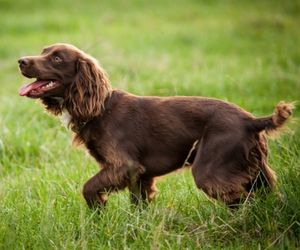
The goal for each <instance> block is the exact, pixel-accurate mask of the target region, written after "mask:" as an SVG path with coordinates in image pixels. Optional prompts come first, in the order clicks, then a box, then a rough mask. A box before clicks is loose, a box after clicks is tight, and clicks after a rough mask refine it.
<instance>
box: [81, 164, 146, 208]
mask: <svg viewBox="0 0 300 250" xmlns="http://www.w3.org/2000/svg"><path fill="white" fill-rule="evenodd" d="M143 172H144V168H143V167H141V166H140V165H138V164H134V163H131V162H130V163H127V164H124V165H121V166H118V167H114V166H105V168H103V169H102V170H101V171H100V172H98V173H97V174H96V175H94V176H93V177H92V178H91V179H89V180H88V181H87V182H86V183H85V184H84V187H83V196H84V198H85V200H86V202H87V204H88V206H89V207H90V208H94V207H97V206H99V205H100V206H103V205H105V203H106V200H107V198H106V195H108V194H109V193H110V192H113V191H118V190H121V189H124V188H126V187H129V188H131V187H133V186H134V185H133V183H136V180H137V179H138V177H139V176H140V175H141V174H142V173H143Z"/></svg>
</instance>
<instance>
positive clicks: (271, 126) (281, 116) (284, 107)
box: [249, 101, 295, 134]
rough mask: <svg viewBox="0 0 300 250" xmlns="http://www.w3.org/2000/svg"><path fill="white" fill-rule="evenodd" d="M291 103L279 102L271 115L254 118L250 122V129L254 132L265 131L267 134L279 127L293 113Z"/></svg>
mask: <svg viewBox="0 0 300 250" xmlns="http://www.w3.org/2000/svg"><path fill="white" fill-rule="evenodd" d="M294 108H295V106H294V104H293V103H286V102H283V101H281V102H279V103H278V104H277V106H276V108H275V111H274V113H273V114H272V115H271V116H267V117H262V118H255V119H254V120H252V121H251V122H250V124H249V125H250V126H249V128H250V130H252V131H254V132H260V131H263V130H264V131H266V133H267V134H271V133H272V132H275V131H276V130H278V129H279V128H281V127H282V126H283V125H284V124H285V122H286V121H287V120H288V119H289V117H290V116H291V115H292V113H293V109H294Z"/></svg>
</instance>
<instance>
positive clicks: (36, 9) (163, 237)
mask: <svg viewBox="0 0 300 250" xmlns="http://www.w3.org/2000/svg"><path fill="white" fill-rule="evenodd" d="M299 24H300V4H299V1H292V0H291V1H277V0H276V1H271V0H270V1H266V0H264V1H203V2H201V1H171V0H169V1H158V0H157V1H138V0H135V1H125V0H120V1H117V0H113V1H101V2H100V1H96V0H95V1H79V0H78V1H77V0H75V1H71V0H67V1H58V0H57V1H54V0H44V1H38V0H20V1H10V0H0V37H1V39H0V249H74V248H75V249H196V248H197V249H199V248H203V249H207V248H213V249H224V248H226V249H265V248H268V249H273V248H279V249H293V248H299V247H300V242H299V239H300V199H299V197H300V191H299V190H300V189H299V187H300V157H299V154H300V129H299V126H298V125H299V122H297V121H296V122H295V123H293V124H291V125H290V127H291V129H292V133H286V134H284V135H282V136H281V137H280V138H278V139H277V140H276V141H274V140H270V159H269V160H270V164H271V165H272V167H273V168H274V169H275V170H276V172H277V175H278V192H277V193H274V194H270V195H268V196H267V197H266V198H263V197H260V196H257V197H256V198H255V199H254V201H253V202H252V203H250V204H245V205H243V206H242V207H241V208H240V209H239V210H237V211H235V212H232V211H230V210H228V209H227V208H226V207H225V206H223V205H222V204H220V203H218V202H214V201H211V200H209V199H207V198H206V197H205V195H204V194H203V193H202V192H201V191H199V190H197V189H196V187H195V185H194V183H193V179H192V177H191V174H190V172H189V171H184V172H179V173H175V174H172V175H168V176H166V177H164V178H162V179H161V180H160V181H159V183H158V188H159V189H160V192H159V195H158V197H157V199H156V200H155V202H153V203H152V204H151V205H150V206H149V207H148V208H147V209H144V210H141V211H140V210H139V209H135V208H133V207H131V206H130V203H129V199H128V193H127V191H125V192H120V193H118V194H113V195H112V196H111V198H110V200H109V203H108V206H107V207H106V208H105V209H104V210H103V211H102V213H101V214H100V215H99V214H97V213H93V211H90V210H89V209H88V208H87V206H86V204H85V202H84V199H83V197H82V195H81V189H82V185H83V183H84V182H85V181H86V180H87V179H88V178H89V177H90V176H92V175H93V174H94V173H96V172H97V170H98V167H97V166H96V164H95V162H94V160H93V159H91V158H90V157H89V156H88V155H87V154H86V153H85V152H84V150H79V149H76V148H74V147H71V133H70V132H69V131H67V130H66V129H64V128H62V127H61V124H60V122H59V121H57V120H56V119H55V118H53V117H50V116H49V115H47V114H45V113H44V111H43V109H42V107H41V105H39V104H38V103H37V102H35V101H32V100H29V99H27V98H21V97H19V96H18V94H17V91H18V88H19V87H20V86H21V85H22V84H24V83H26V82H28V80H26V79H24V78H23V77H22V76H21V75H20V74H19V72H18V69H17V63H16V62H17V59H18V58H19V57H20V56H23V55H29V54H37V53H39V52H40V51H41V49H42V47H43V46H45V45H49V44H51V43H54V42H69V43H73V44H75V45H77V46H78V47H80V48H82V49H84V50H86V51H87V52H88V53H90V54H92V55H93V56H94V57H96V58H98V59H99V60H100V62H101V63H102V65H103V66H104V68H106V70H107V72H108V73H109V75H110V79H111V82H112V85H113V86H114V87H116V88H121V89H124V90H127V91H129V92H132V93H135V94H138V95H162V96H166V95H202V96H212V97H216V98H221V99H224V100H228V101H231V102H234V103H236V104H238V105H240V106H242V107H244V108H246V109H247V110H249V111H251V112H253V113H254V114H255V115H266V114H270V113H271V112H272V110H273V108H274V106H275V105H276V103H277V102H279V101H280V100H286V101H299V100H300V78H299V76H300V46H299V44H300V29H299ZM299 114H300V113H299V110H298V111H297V110H296V112H295V117H299ZM175 190H176V191H175ZM279 193H280V195H279Z"/></svg>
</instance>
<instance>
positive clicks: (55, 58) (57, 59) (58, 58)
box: [54, 56, 62, 63]
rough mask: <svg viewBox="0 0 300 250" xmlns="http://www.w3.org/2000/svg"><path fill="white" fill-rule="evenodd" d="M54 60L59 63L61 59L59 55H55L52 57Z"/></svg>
mask: <svg viewBox="0 0 300 250" xmlns="http://www.w3.org/2000/svg"><path fill="white" fill-rule="evenodd" d="M54 61H55V62H57V63H59V62H61V61H62V59H61V58H60V57H59V56H55V57H54Z"/></svg>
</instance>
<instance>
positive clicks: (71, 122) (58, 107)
mask: <svg viewBox="0 0 300 250" xmlns="http://www.w3.org/2000/svg"><path fill="white" fill-rule="evenodd" d="M120 93H122V91H111V92H110V94H109V95H107V97H106V99H105V101H104V104H103V108H102V112H101V115H100V116H103V115H104V113H105V111H107V110H108V109H110V107H111V106H112V104H113V103H114V102H115V101H116V100H117V99H118V98H119V96H120ZM42 103H43V104H44V105H45V108H46V110H47V112H49V113H51V114H53V115H55V116H58V117H59V119H60V121H61V122H62V124H63V125H64V127H66V128H69V129H71V130H72V131H73V132H75V133H77V134H78V133H80V132H81V131H82V130H83V129H84V127H85V126H86V125H87V123H89V122H90V121H92V120H93V119H94V118H95V117H92V118H91V119H89V120H84V119H74V118H73V117H72V115H71V112H69V111H68V109H67V108H66V107H65V105H64V99H63V98H62V97H47V98H43V99H42ZM97 117H99V116H97Z"/></svg>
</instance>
